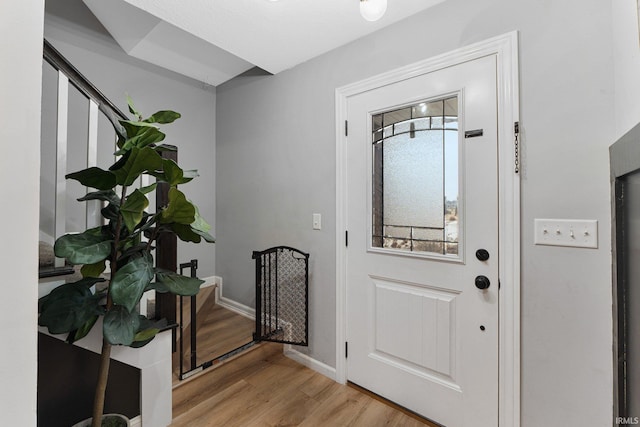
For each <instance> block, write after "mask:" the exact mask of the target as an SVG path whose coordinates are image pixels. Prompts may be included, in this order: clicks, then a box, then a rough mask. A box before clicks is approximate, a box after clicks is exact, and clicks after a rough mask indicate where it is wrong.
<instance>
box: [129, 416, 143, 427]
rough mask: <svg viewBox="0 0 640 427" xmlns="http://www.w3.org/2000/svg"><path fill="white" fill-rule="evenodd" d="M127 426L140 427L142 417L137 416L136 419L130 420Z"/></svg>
mask: <svg viewBox="0 0 640 427" xmlns="http://www.w3.org/2000/svg"><path fill="white" fill-rule="evenodd" d="M129 425H130V426H131V427H142V417H141V416H140V415H138V416H137V417H135V418H132V419H130V420H129Z"/></svg>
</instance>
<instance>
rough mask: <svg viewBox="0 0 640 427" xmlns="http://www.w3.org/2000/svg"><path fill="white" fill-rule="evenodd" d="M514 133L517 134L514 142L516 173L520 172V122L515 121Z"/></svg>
mask: <svg viewBox="0 0 640 427" xmlns="http://www.w3.org/2000/svg"><path fill="white" fill-rule="evenodd" d="M513 133H514V135H515V142H514V150H515V153H514V162H515V168H514V172H515V173H520V152H519V151H520V146H519V145H520V141H519V140H518V139H519V136H520V122H514V123H513Z"/></svg>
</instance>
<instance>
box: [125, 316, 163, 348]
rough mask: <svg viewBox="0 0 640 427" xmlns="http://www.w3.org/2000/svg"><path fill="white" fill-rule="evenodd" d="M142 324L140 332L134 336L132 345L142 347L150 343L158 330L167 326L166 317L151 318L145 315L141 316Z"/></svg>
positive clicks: (139, 328)
mask: <svg viewBox="0 0 640 427" xmlns="http://www.w3.org/2000/svg"><path fill="white" fill-rule="evenodd" d="M139 319H140V326H139V327H138V332H137V333H136V335H135V336H134V338H133V342H132V343H131V347H133V348H140V347H143V346H145V345H147V344H149V343H150V342H151V341H152V340H153V338H154V337H155V336H156V334H157V333H158V332H160V330H161V329H162V328H164V327H166V326H167V320H166V319H160V320H149V319H147V318H146V317H145V316H139Z"/></svg>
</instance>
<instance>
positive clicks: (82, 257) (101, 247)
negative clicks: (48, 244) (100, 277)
mask: <svg viewBox="0 0 640 427" xmlns="http://www.w3.org/2000/svg"><path fill="white" fill-rule="evenodd" d="M101 228H102V227H96V228H94V229H91V230H87V231H85V232H84V233H79V234H65V235H64V236H62V237H60V238H58V240H56V243H55V245H54V247H53V250H54V252H55V254H56V256H57V257H60V258H66V259H67V260H68V261H69V262H70V263H71V264H95V263H96V262H98V261H102V260H103V259H105V258H107V257H108V256H109V254H110V253H111V243H112V240H108V237H106V236H104V235H101V234H97V233H95V230H97V229H101Z"/></svg>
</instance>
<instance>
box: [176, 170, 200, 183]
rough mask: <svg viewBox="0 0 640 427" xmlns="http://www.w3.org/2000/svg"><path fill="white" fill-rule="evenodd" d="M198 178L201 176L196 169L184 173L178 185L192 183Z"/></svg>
mask: <svg viewBox="0 0 640 427" xmlns="http://www.w3.org/2000/svg"><path fill="white" fill-rule="evenodd" d="M198 176H200V175H198V171H197V170H196V169H191V170H186V171H183V173H182V179H181V180H180V182H179V183H178V184H186V183H187V182H189V181H191V180H192V179H194V178H197V177H198Z"/></svg>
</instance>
